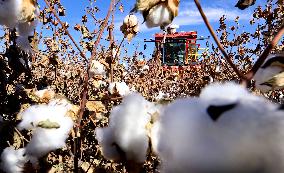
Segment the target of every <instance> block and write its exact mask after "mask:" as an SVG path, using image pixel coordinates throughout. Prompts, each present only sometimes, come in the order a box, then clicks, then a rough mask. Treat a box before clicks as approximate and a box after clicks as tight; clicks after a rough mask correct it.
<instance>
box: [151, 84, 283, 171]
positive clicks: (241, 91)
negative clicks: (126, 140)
mask: <svg viewBox="0 0 284 173" xmlns="http://www.w3.org/2000/svg"><path fill="white" fill-rule="evenodd" d="M217 93H218V94H217ZM228 105H229V108H227V109H226V110H224V109H223V108H220V107H218V106H221V107H222V106H225V107H226V106H228ZM277 107H278V106H276V105H274V104H273V103H270V102H268V101H265V100H264V99H262V98H260V97H258V96H254V95H252V94H250V93H249V92H248V91H247V90H246V89H245V88H242V87H240V86H238V85H237V84H233V83H227V84H213V85H209V86H208V87H206V88H205V89H204V90H203V91H202V93H201V95H200V98H188V99H180V100H177V101H175V102H173V103H172V104H170V105H169V106H168V107H166V108H165V110H164V111H163V113H162V115H161V117H160V121H159V122H157V123H156V124H155V125H154V128H153V129H152V136H154V137H155V138H158V139H156V141H154V144H155V146H154V149H155V148H156V149H155V150H157V153H158V155H159V156H160V158H161V161H162V172H165V173H175V172H179V173H187V172H194V173H228V172H229V173H240V172H241V173H252V172H258V173H276V172H283V171H284V150H283V149H284V147H283V146H284V140H283V139H284V133H283V132H284V129H283V127H284V126H283V123H284V117H283V112H281V111H278V110H277ZM222 109H223V110H222ZM220 110H221V112H220ZM216 113H217V114H218V113H220V116H219V117H218V118H217V119H213V118H212V117H211V116H210V115H212V114H216ZM152 143H153V142H152Z"/></svg>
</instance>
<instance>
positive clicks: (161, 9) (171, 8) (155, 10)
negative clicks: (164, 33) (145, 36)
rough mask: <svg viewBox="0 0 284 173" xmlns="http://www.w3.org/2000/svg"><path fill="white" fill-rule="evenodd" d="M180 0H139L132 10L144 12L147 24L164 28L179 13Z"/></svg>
mask: <svg viewBox="0 0 284 173" xmlns="http://www.w3.org/2000/svg"><path fill="white" fill-rule="evenodd" d="M178 6H179V0H154V1H151V0H146V1H145V0H137V2H136V4H135V8H134V9H133V10H132V11H140V12H141V13H142V14H143V18H144V21H145V22H146V26H147V27H149V28H152V27H158V26H160V27H161V28H162V29H164V28H165V27H166V26H167V25H169V24H170V23H172V21H173V19H174V18H175V17H176V16H177V15H178Z"/></svg>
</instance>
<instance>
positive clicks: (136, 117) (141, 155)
mask: <svg viewBox="0 0 284 173" xmlns="http://www.w3.org/2000/svg"><path fill="white" fill-rule="evenodd" d="M153 107H154V104H153V103H150V102H148V101H147V100H145V99H144V98H143V97H142V96H141V95H140V94H138V93H133V94H130V95H127V96H125V97H124V99H123V101H122V103H121V104H120V105H119V106H117V107H115V108H114V109H113V110H112V111H111V114H110V117H109V126H108V127H105V128H99V129H97V130H96V137H97V139H98V141H99V143H100V145H101V146H102V148H103V150H102V151H103V155H104V156H105V157H106V158H107V159H110V160H116V159H117V157H118V152H117V151H115V150H114V145H113V144H114V143H115V144H117V145H118V146H119V148H120V149H121V150H122V151H123V152H125V154H126V158H127V160H132V161H136V162H138V163H140V162H143V161H144V160H145V158H146V152H147V148H148V141H149V140H148V136H147V130H146V125H147V123H149V122H150V119H151V115H150V114H151V113H150V112H151V110H153Z"/></svg>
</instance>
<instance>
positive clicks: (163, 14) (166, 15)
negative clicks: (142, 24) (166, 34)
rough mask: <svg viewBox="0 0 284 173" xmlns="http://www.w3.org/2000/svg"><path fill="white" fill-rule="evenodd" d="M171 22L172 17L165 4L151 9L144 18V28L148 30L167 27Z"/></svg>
mask: <svg viewBox="0 0 284 173" xmlns="http://www.w3.org/2000/svg"><path fill="white" fill-rule="evenodd" d="M171 22H172V15H171V12H170V10H169V9H168V7H167V5H166V4H165V3H160V4H159V5H156V6H155V7H153V8H152V9H151V10H150V11H149V14H148V15H147V17H146V26H147V27H149V28H152V27H158V26H167V25H169V24H170V23H171Z"/></svg>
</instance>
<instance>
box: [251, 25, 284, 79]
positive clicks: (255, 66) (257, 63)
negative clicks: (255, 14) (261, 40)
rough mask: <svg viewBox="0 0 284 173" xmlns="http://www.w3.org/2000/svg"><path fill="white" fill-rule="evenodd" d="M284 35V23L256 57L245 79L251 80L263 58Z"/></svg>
mask: <svg viewBox="0 0 284 173" xmlns="http://www.w3.org/2000/svg"><path fill="white" fill-rule="evenodd" d="M283 35H284V24H282V26H281V27H280V29H279V31H278V33H277V34H276V35H275V37H274V38H273V40H272V41H271V42H270V44H269V45H268V46H267V47H266V49H265V50H264V51H263V53H262V54H261V56H260V57H259V58H258V60H257V61H256V62H255V64H254V66H253V67H252V69H251V71H250V72H248V73H247V74H246V78H247V80H251V79H252V78H253V76H254V75H255V73H256V72H257V70H258V69H259V68H260V67H261V65H262V64H263V63H264V61H265V59H266V58H267V56H268V55H269V53H270V52H271V50H272V49H273V48H274V47H275V46H276V45H277V44H278V42H279V41H280V39H281V38H282V36H283Z"/></svg>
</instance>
